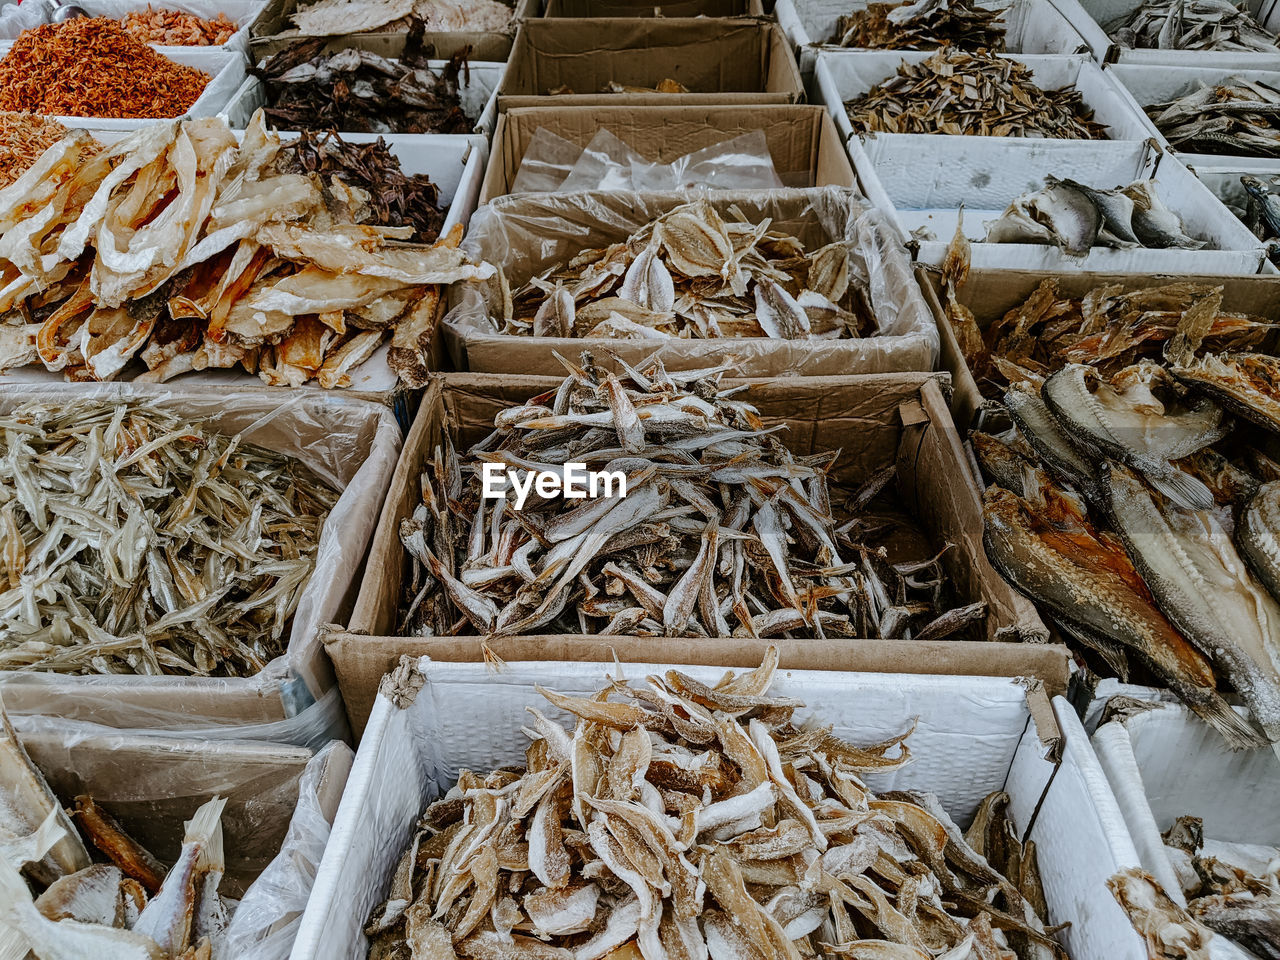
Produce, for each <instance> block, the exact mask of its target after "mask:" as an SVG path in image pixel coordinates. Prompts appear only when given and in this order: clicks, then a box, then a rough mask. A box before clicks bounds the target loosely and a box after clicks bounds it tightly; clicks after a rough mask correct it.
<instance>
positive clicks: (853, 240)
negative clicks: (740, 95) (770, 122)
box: [444, 187, 939, 377]
mask: <svg viewBox="0 0 1280 960" xmlns="http://www.w3.org/2000/svg"><path fill="white" fill-rule="evenodd" d="M700 196H705V197H706V198H707V199H709V200H710V201H711V202H712V203H713V204H714V205H715V207H716V209H717V210H718V211H720V212H721V214H722V215H728V211H729V208H731V207H736V208H737V210H739V211H741V212H742V214H743V215H745V216H746V217H747V218H748V219H750V220H751V221H752V222H755V223H758V222H760V221H761V220H764V219H766V218H767V219H769V220H771V221H772V227H773V229H777V230H780V231H782V232H785V233H789V234H791V235H792V236H795V237H797V238H798V239H799V240H800V241H801V242H802V243H804V244H805V245H806V246H808V247H809V248H810V249H816V248H817V247H819V246H822V245H825V244H827V243H830V242H833V241H835V240H837V239H839V238H847V239H848V240H849V241H850V242H849V257H850V267H851V270H853V271H855V273H856V274H857V275H861V276H862V277H864V278H865V279H866V280H867V284H868V289H869V294H870V300H871V306H872V309H873V310H874V312H875V315H876V318H877V322H878V326H879V329H878V332H877V334H876V336H873V337H869V338H866V339H859V340H852V339H843V340H771V339H767V338H738V339H724V340H687V339H679V340H663V341H659V340H626V341H619V340H611V341H609V345H610V347H611V348H612V349H616V350H630V349H632V348H634V349H635V350H643V352H644V354H645V355H648V354H651V353H655V352H660V353H661V354H662V356H663V360H664V362H666V363H668V365H669V366H670V365H671V364H672V362H676V363H679V362H680V361H681V360H684V361H685V362H684V366H686V367H689V366H696V365H701V364H702V363H703V362H704V361H706V360H707V358H708V357H710V356H711V355H712V354H718V355H720V356H721V357H723V355H724V354H727V353H731V354H732V355H733V356H735V357H736V358H737V359H738V360H739V361H740V366H739V369H740V371H741V374H742V375H743V376H749V377H754V376H781V375H787V374H801V375H820V374H821V375H833V374H848V373H889V372H901V371H912V370H932V369H933V368H934V365H935V364H936V362H937V357H938V351H939V339H938V329H937V325H936V323H935V321H934V318H933V314H932V313H931V311H930V310H929V307H928V305H927V304H926V303H925V300H924V297H923V295H922V294H921V292H920V288H919V285H918V284H917V283H916V280H915V276H914V275H913V273H912V270H911V262H910V258H909V257H908V255H907V251H906V249H905V248H904V247H903V246H902V243H901V240H900V239H899V237H898V234H897V231H896V230H895V229H894V227H893V225H892V224H891V223H890V222H889V220H888V219H887V218H886V217H885V215H884V214H883V213H881V212H880V211H879V210H876V209H874V208H871V207H869V206H868V205H867V203H866V201H865V199H864V198H862V197H861V196H860V195H859V194H858V193H857V192H856V191H853V190H850V189H847V188H843V187H816V188H809V189H783V190H772V191H768V192H765V191H738V190H692V191H678V192H664V193H642V194H617V193H606V192H587V193H576V194H539V195H536V196H508V197H500V198H498V199H496V200H494V201H492V202H491V203H489V204H487V205H485V206H482V207H480V208H479V209H478V210H477V211H476V212H475V214H474V215H473V216H472V218H471V224H470V226H469V228H468V230H467V236H466V239H465V240H464V241H463V249H465V250H466V251H467V253H468V254H470V255H471V256H473V257H475V258H477V259H483V260H487V261H488V262H490V263H493V264H496V265H498V266H500V267H501V269H502V272H503V274H504V275H505V277H506V280H507V282H508V283H509V284H510V286H511V289H512V290H515V289H517V288H518V287H519V286H521V285H522V284H524V283H525V282H526V281H527V280H528V279H529V278H530V277H532V276H536V275H537V274H539V273H541V272H542V271H544V270H546V269H548V268H549V267H551V266H552V265H554V264H555V263H557V262H560V261H563V260H567V259H568V258H569V257H571V256H573V255H574V254H576V253H578V252H579V251H581V250H583V249H585V248H589V247H597V246H604V245H607V244H610V243H617V242H621V241H624V240H626V239H627V238H628V237H629V236H631V234H633V233H634V232H635V231H636V230H638V229H639V228H640V227H642V226H644V225H645V224H647V223H649V222H650V221H651V220H653V219H655V218H656V217H658V216H661V215H662V214H664V213H666V212H667V211H669V210H671V209H672V208H674V207H675V206H677V205H679V204H682V203H686V202H688V201H690V200H693V199H696V198H697V197H700ZM500 298H501V292H500V290H499V288H498V286H497V283H496V282H490V283H487V284H468V285H466V287H465V289H458V288H457V287H455V288H454V290H453V291H451V301H450V303H451V309H450V311H449V313H448V314H447V315H446V316H445V321H444V324H445V332H446V338H447V340H448V346H449V349H450V351H451V352H452V354H453V360H454V362H455V363H456V364H457V365H458V369H470V370H473V371H477V372H516V371H518V370H520V369H521V367H505V366H501V365H500V364H501V363H502V362H503V360H502V357H503V355H504V354H505V355H506V357H507V358H509V359H508V362H511V363H517V362H518V363H520V364H528V363H529V362H538V363H540V362H544V361H545V362H547V363H548V368H549V369H551V368H552V367H551V364H554V358H553V357H551V354H550V351H551V350H557V351H559V352H560V353H562V354H563V355H565V356H569V355H574V354H576V352H577V351H578V350H582V349H585V348H590V347H591V345H592V343H593V342H594V341H592V340H586V339H572V340H564V339H558V338H533V337H523V336H500V335H499V334H498V330H499V329H500V328H499V326H498V324H497V322H496V321H495V320H493V319H491V318H492V317H494V316H501V313H500V310H501V307H500V303H501V299H500ZM481 347H484V348H485V349H486V350H487V352H485V353H483V354H482V351H481V350H480V348H481ZM490 348H491V349H490ZM539 350H542V351H545V357H543V356H541V354H538V355H537V356H536V357H535V356H534V353H533V352H535V351H539ZM566 351H569V352H568V353H566ZM482 355H483V356H485V357H486V358H487V357H493V358H494V359H495V361H496V362H497V363H498V364H499V365H496V366H490V365H488V363H489V361H488V360H487V359H486V360H483V361H481V360H478V359H477V358H479V357H481V356H482ZM523 369H524V370H525V371H527V370H529V369H531V367H529V366H528V365H525V366H523Z"/></svg>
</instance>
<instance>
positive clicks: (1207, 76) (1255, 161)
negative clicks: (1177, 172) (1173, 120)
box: [1105, 64, 1280, 173]
mask: <svg viewBox="0 0 1280 960" xmlns="http://www.w3.org/2000/svg"><path fill="white" fill-rule="evenodd" d="M1105 72H1106V74H1107V76H1108V77H1109V78H1110V79H1111V80H1112V82H1113V84H1114V86H1115V87H1116V88H1117V90H1118V91H1119V93H1120V95H1121V96H1123V97H1124V98H1125V99H1127V100H1128V101H1129V103H1130V104H1131V105H1132V106H1133V108H1134V109H1135V110H1137V112H1138V115H1139V117H1140V118H1141V121H1142V124H1143V126H1144V128H1145V129H1146V131H1147V132H1146V133H1145V134H1144V136H1152V137H1155V138H1156V141H1157V142H1158V143H1159V144H1160V145H1161V146H1162V147H1164V148H1165V149H1166V150H1173V148H1172V147H1171V146H1170V145H1169V141H1168V140H1167V139H1166V138H1165V136H1164V134H1162V133H1161V132H1160V131H1159V130H1158V129H1156V125H1155V124H1154V123H1152V122H1151V119H1150V118H1149V117H1148V116H1147V114H1146V111H1144V110H1143V107H1146V106H1150V105H1151V104H1153V103H1167V102H1169V101H1170V100H1175V99H1177V98H1178V97H1182V96H1185V95H1186V94H1188V93H1195V91H1197V90H1199V89H1200V88H1201V87H1202V86H1212V85H1213V84H1216V83H1221V82H1222V81H1224V80H1226V79H1228V78H1229V77H1241V78H1243V79H1245V80H1256V81H1259V82H1261V83H1265V84H1266V85H1267V86H1269V87H1274V88H1276V89H1277V90H1280V70H1233V69H1230V68H1227V67H1178V68H1176V69H1174V68H1171V67H1155V66H1141V65H1137V64H1114V65H1112V66H1108V67H1107V69H1106V71H1105ZM1174 152H1175V153H1177V154H1178V156H1179V157H1180V158H1181V159H1182V162H1183V163H1185V164H1187V165H1188V166H1190V167H1194V168H1195V169H1196V170H1201V169H1203V168H1205V167H1232V168H1234V167H1236V166H1238V165H1239V164H1241V163H1248V164H1250V165H1252V166H1256V167H1257V169H1259V170H1262V171H1265V172H1267V173H1280V159H1268V158H1265V157H1240V156H1232V155H1230V154H1226V155H1222V154H1212V153H1185V152H1183V151H1181V150H1174Z"/></svg>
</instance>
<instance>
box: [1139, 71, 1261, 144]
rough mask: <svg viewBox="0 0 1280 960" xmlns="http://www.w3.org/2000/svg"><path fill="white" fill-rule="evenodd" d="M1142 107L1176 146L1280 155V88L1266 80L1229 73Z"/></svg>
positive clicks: (1157, 127)
mask: <svg viewBox="0 0 1280 960" xmlns="http://www.w3.org/2000/svg"><path fill="white" fill-rule="evenodd" d="M1143 109H1144V110H1145V111H1146V113H1147V116H1149V117H1150V118H1151V122H1152V123H1154V124H1155V125H1156V129H1157V130H1159V131H1160V132H1161V133H1162V134H1164V136H1165V138H1166V139H1167V140H1168V141H1169V144H1170V146H1172V147H1173V148H1174V149H1175V150H1181V151H1183V152H1184V153H1216V154H1227V155H1229V156H1239V157H1276V156H1280V90H1276V89H1275V88H1274V87H1272V86H1269V85H1268V84H1265V83H1263V82H1262V81H1261V80H1248V79H1245V78H1244V77H1238V76H1237V77H1228V78H1227V79H1226V80H1223V81H1222V82H1221V83H1217V84H1214V85H1212V86H1210V85H1208V84H1201V85H1200V87H1199V89H1197V90H1195V91H1193V92H1191V93H1187V94H1184V95H1182V96H1181V97H1177V98H1176V99H1173V100H1169V101H1167V102H1165V103H1153V104H1150V105H1148V106H1144V107H1143Z"/></svg>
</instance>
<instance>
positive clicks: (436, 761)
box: [293, 657, 1147, 960]
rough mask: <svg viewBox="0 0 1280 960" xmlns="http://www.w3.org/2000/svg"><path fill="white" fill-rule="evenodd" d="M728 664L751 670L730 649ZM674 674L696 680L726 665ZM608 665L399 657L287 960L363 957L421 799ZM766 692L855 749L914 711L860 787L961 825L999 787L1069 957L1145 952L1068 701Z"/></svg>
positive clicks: (1112, 827) (935, 691) (827, 686)
mask: <svg viewBox="0 0 1280 960" xmlns="http://www.w3.org/2000/svg"><path fill="white" fill-rule="evenodd" d="M623 662H624V665H623V667H622V671H623V673H624V675H625V676H626V677H627V678H629V679H632V680H635V679H638V678H642V677H644V676H645V675H647V674H652V673H661V672H663V671H664V670H666V669H668V667H667V666H666V665H665V664H664V663H662V662H660V661H653V660H648V661H643V662H639V663H637V662H630V661H629V660H628V658H626V657H623ZM728 665H731V666H733V667H749V666H752V665H753V664H752V662H751V661H750V660H748V659H747V658H746V657H736V658H734V659H733V660H732V661H731V662H730V664H728ZM679 669H682V670H685V672H687V673H689V674H691V675H692V676H694V677H696V678H697V679H699V680H701V681H702V682H704V683H714V682H715V681H716V680H717V679H719V677H720V676H721V673H722V671H721V670H720V669H716V668H706V667H695V666H688V667H681V668H679ZM610 670H612V665H606V664H583V663H555V662H548V663H519V664H517V663H509V664H508V665H507V667H506V668H505V669H503V670H501V671H499V672H497V673H494V672H492V671H490V670H489V669H488V668H486V666H485V665H483V664H453V663H436V662H433V661H431V660H429V659H427V658H423V659H422V660H420V661H418V662H416V663H408V664H406V666H405V668H404V674H405V680H406V683H404V684H398V685H394V689H393V690H388V694H391V693H394V694H395V696H396V700H395V701H394V702H393V701H392V700H391V699H389V698H388V696H387V695H380V696H379V697H378V701H377V704H376V706H375V707H374V712H373V716H372V718H371V721H370V724H369V729H368V731H367V733H366V736H365V739H364V741H363V742H362V744H361V746H360V752H359V755H358V756H357V758H356V763H355V766H354V767H353V769H352V773H351V778H350V786H349V789H348V790H347V793H346V795H345V796H344V797H343V801H342V806H341V808H340V810H339V812H338V819H337V821H336V822H335V824H334V830H333V836H332V839H331V842H330V844H329V847H328V849H327V850H326V851H325V859H324V862H323V863H322V864H321V867H320V873H319V874H318V875H317V877H316V883H315V887H314V891H313V894H312V898H311V901H310V903H308V905H307V912H306V914H305V915H304V916H303V920H302V929H301V930H300V931H299V933H298V938H297V941H296V944H295V948H294V954H293V956H294V958H295V960H339V958H341V960H346V958H347V957H350V956H360V955H362V954H363V951H364V949H365V946H364V940H363V935H362V932H361V931H362V928H363V927H364V924H365V922H366V920H367V919H368V916H369V913H370V911H371V910H372V909H373V908H374V907H375V906H376V904H377V903H378V902H380V899H381V898H382V897H383V896H384V895H385V891H386V890H387V887H388V885H389V883H390V878H391V874H392V872H393V870H394V867H395V864H396V862H397V861H398V859H399V857H400V855H401V852H402V850H403V848H404V846H405V845H406V843H407V842H408V840H409V837H410V835H411V832H412V830H413V827H414V824H415V823H416V822H417V819H418V816H419V815H420V814H421V812H422V810H423V809H424V808H425V807H426V805H427V804H428V803H429V802H430V801H432V800H433V799H435V798H437V797H439V796H440V795H442V794H443V793H444V791H445V790H447V789H448V788H449V787H450V786H451V785H452V784H453V783H454V781H455V778H456V776H457V773H458V770H459V769H460V768H467V769H470V770H474V771H479V772H481V773H483V772H487V771H489V770H490V769H493V768H495V767H498V766H500V765H503V764H510V763H521V762H523V756H524V747H525V744H526V743H527V740H526V739H525V738H524V737H523V735H522V734H521V733H520V728H521V726H522V725H524V724H526V723H527V717H528V715H527V714H526V713H525V708H526V707H531V706H537V707H539V708H541V709H544V710H545V711H546V713H547V715H548V716H549V717H551V718H553V719H555V720H556V721H558V722H561V723H564V722H565V719H564V715H563V714H561V713H560V712H559V711H557V710H554V709H553V708H550V707H549V706H548V705H547V704H546V703H545V702H544V701H542V699H541V698H540V697H539V695H538V694H537V692H536V691H535V690H534V686H535V685H539V684H540V685H542V686H544V687H547V688H549V689H553V690H555V691H557V692H562V693H566V694H570V695H579V696H582V695H588V694H590V693H593V692H594V691H596V690H597V689H599V688H600V686H601V685H602V683H603V682H604V681H605V679H606V673H608V672H609V671H610ZM415 674H416V675H415ZM419 680H421V681H422V685H421V689H417V687H418V681H419ZM772 692H773V693H774V694H775V695H778V696H791V697H795V698H797V699H799V700H801V701H802V702H803V703H804V704H805V709H803V710H802V711H801V712H800V713H801V717H802V718H807V717H810V716H811V717H813V718H814V719H815V720H817V721H818V722H820V723H822V724H824V725H828V724H829V725H832V726H833V727H834V733H835V734H836V735H837V736H839V737H843V738H845V739H848V740H850V741H852V742H854V743H865V742H871V741H875V740H881V739H884V738H886V737H889V736H892V735H896V734H899V733H901V732H902V731H903V730H904V729H905V728H906V727H907V726H908V725H909V724H910V723H911V722H912V719H913V718H914V719H915V721H916V727H915V732H914V733H913V734H912V736H911V739H910V741H909V745H910V749H911V754H912V762H911V763H909V764H907V765H906V766H904V767H902V768H900V769H899V770H896V771H893V772H891V773H887V774H875V773H873V774H870V775H868V776H867V777H866V783H867V786H868V787H869V788H870V789H872V790H874V791H877V792H884V791H889V790H922V791H929V792H932V793H934V794H936V795H937V796H938V798H939V800H940V801H941V803H942V805H943V806H944V807H945V808H946V810H947V812H948V813H949V814H951V816H952V817H953V818H955V819H956V821H957V822H958V823H960V824H962V825H966V826H967V825H968V824H969V822H970V820H971V819H972V816H973V813H974V810H975V808H976V806H977V804H978V803H979V802H980V800H981V799H982V798H983V797H984V796H985V795H986V794H988V793H989V792H991V791H994V790H1006V791H1007V792H1008V793H1009V794H1010V798H1011V810H1010V812H1011V815H1012V817H1013V819H1014V822H1015V825H1016V827H1017V830H1018V834H1019V836H1020V837H1021V836H1024V835H1028V836H1029V838H1030V839H1031V840H1034V841H1035V843H1036V847H1037V852H1038V862H1039V867H1040V873H1041V876H1042V878H1043V882H1044V888H1045V895H1046V899H1047V902H1048V906H1049V918H1048V919H1049V922H1050V923H1058V922H1063V921H1073V922H1072V923H1071V925H1070V927H1069V928H1068V929H1067V930H1066V931H1065V932H1064V933H1063V934H1062V938H1063V940H1064V942H1065V945H1066V947H1067V949H1068V950H1069V951H1070V955H1071V956H1072V958H1073V960H1145V958H1146V956H1147V953H1146V950H1145V949H1144V947H1143V944H1142V941H1141V940H1140V939H1139V938H1138V936H1137V935H1136V934H1135V933H1134V932H1133V929H1132V927H1131V926H1130V925H1129V922H1128V919H1127V917H1125V915H1124V913H1123V912H1122V911H1121V910H1120V908H1119V906H1118V905H1117V904H1116V902H1115V901H1114V900H1113V899H1112V897H1111V895H1110V893H1109V892H1108V891H1107V888H1106V886H1105V882H1106V878H1107V877H1108V876H1110V875H1111V874H1112V873H1114V872H1115V871H1116V870H1119V869H1123V868H1125V867H1130V866H1133V865H1134V864H1135V862H1136V854H1135V853H1134V850H1133V846H1132V844H1131V843H1130V842H1129V840H1128V838H1127V837H1126V836H1125V834H1124V831H1123V829H1122V828H1117V826H1116V825H1117V824H1118V823H1119V819H1120V817H1119V812H1118V811H1117V810H1116V807H1115V801H1114V799H1112V798H1110V797H1109V796H1108V795H1107V791H1106V783H1105V778H1104V777H1103V775H1102V771H1101V770H1100V769H1099V768H1098V765H1097V760H1096V759H1095V758H1094V757H1093V754H1092V751H1091V750H1090V749H1089V744H1088V740H1087V738H1086V737H1085V735H1084V732H1083V731H1082V730H1080V727H1079V723H1078V722H1077V721H1076V718H1075V717H1074V715H1073V714H1072V713H1071V710H1070V707H1069V706H1068V705H1067V704H1066V703H1065V702H1064V701H1062V700H1060V699H1059V700H1056V701H1055V702H1054V709H1053V712H1052V714H1051V715H1037V716H1036V717H1035V722H1034V723H1033V722H1032V717H1033V712H1032V710H1031V709H1030V707H1029V705H1028V702H1027V698H1026V695H1025V694H1026V691H1025V688H1024V687H1022V686H1021V685H1020V684H1019V683H1018V682H1017V681H1013V680H1007V679H991V678H982V677H963V676H961V677H924V676H909V675H900V674H897V675H894V674H891V675H874V674H857V673H842V672H836V671H810V670H785V671H780V672H779V673H778V674H777V676H776V677H775V680H774V684H773V687H772ZM397 704H398V705H397ZM1050 730H1051V732H1052V736H1054V737H1060V740H1059V744H1060V745H1061V747H1062V750H1063V753H1062V760H1061V762H1060V763H1057V764H1055V763H1053V762H1051V761H1049V760H1046V759H1044V758H1043V757H1044V752H1043V749H1042V747H1041V744H1040V742H1039V741H1038V740H1037V733H1040V734H1041V735H1043V734H1045V733H1046V732H1048V731H1050Z"/></svg>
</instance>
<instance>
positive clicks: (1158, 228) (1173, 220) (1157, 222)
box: [1124, 180, 1205, 250]
mask: <svg viewBox="0 0 1280 960" xmlns="http://www.w3.org/2000/svg"><path fill="white" fill-rule="evenodd" d="M1124 195H1125V196H1127V197H1128V198H1129V199H1130V200H1132V201H1133V220H1132V224H1133V232H1134V234H1135V235H1136V236H1137V237H1138V239H1139V240H1141V241H1142V244H1143V245H1144V246H1147V247H1152V248H1155V249H1157V250H1160V249H1165V248H1168V247H1178V248H1180V249H1183V250H1199V249H1200V248H1201V247H1203V246H1204V245H1205V241H1203V240H1196V239H1195V238H1194V237H1189V236H1187V235H1186V233H1184V232H1183V229H1182V221H1181V220H1180V219H1179V218H1178V215H1177V214H1176V213H1174V212H1173V211H1172V210H1170V209H1169V208H1168V207H1166V206H1165V205H1164V202H1163V201H1162V200H1161V199H1160V195H1159V194H1157V193H1156V189H1155V184H1154V182H1153V181H1151V180H1139V181H1137V182H1136V183H1131V184H1130V185H1129V186H1127V187H1125V188H1124Z"/></svg>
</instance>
